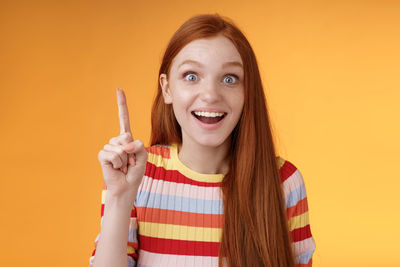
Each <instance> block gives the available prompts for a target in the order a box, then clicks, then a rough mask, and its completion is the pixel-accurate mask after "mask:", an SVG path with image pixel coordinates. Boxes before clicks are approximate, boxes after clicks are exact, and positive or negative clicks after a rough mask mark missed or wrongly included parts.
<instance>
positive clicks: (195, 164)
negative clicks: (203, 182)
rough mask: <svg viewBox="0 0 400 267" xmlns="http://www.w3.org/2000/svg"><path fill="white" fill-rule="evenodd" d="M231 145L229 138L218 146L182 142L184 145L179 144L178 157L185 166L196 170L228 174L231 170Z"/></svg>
mask: <svg viewBox="0 0 400 267" xmlns="http://www.w3.org/2000/svg"><path fill="white" fill-rule="evenodd" d="M229 147H230V139H229V138H228V139H227V140H226V141H225V142H224V143H223V144H221V145H220V146H217V147H212V146H203V145H200V144H198V143H195V142H182V145H178V157H179V160H180V161H181V162H182V163H183V164H184V165H185V166H187V167H188V168H190V169H192V170H194V171H196V172H199V173H204V174H226V173H227V172H228V170H229V157H228V156H229V155H228V153H229Z"/></svg>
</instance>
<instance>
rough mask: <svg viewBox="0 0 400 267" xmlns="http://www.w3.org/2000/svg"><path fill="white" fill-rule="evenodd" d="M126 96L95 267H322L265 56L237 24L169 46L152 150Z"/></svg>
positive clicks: (204, 28)
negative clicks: (136, 128) (135, 133)
mask: <svg viewBox="0 0 400 267" xmlns="http://www.w3.org/2000/svg"><path fill="white" fill-rule="evenodd" d="M117 99H118V105H119V118H120V128H121V134H120V135H119V136H117V137H114V138H111V140H110V142H109V144H106V145H105V146H104V149H103V150H101V151H100V152H99V161H100V163H101V166H102V170H103V176H104V181H105V183H104V189H103V197H102V212H101V216H102V218H101V232H100V234H99V235H98V236H97V238H96V241H95V250H94V251H93V253H92V257H91V258H90V265H91V266H95V267H100V266H113V267H116V266H149V267H150V266H230V267H234V266H251V267H254V266H271V267H275V266H282V267H288V266H311V264H312V254H313V252H314V250H315V242H314V239H313V237H312V235H311V230H310V225H309V217H308V206H307V198H306V191H305V187H304V181H303V178H302V175H301V173H300V172H299V170H297V169H296V167H295V166H294V165H293V164H291V163H290V162H289V161H287V160H284V159H283V158H281V157H279V156H276V155H275V147H274V144H273V138H272V133H271V129H270V122H269V117H268V112H267V107H266V100H265V95H264V91H263V86H262V83H261V78H260V74H259V71H258V66H257V62H256V57H255V55H254V52H253V50H252V48H251V46H250V44H249V43H248V41H247V39H246V38H245V36H244V35H243V34H242V33H241V31H240V30H239V29H238V28H237V27H236V26H235V25H234V24H233V23H232V22H230V21H229V20H228V19H224V18H221V17H220V16H219V15H200V16H196V17H193V18H191V19H189V20H188V21H186V22H185V23H184V24H183V25H182V26H181V27H180V28H179V29H178V30H177V32H176V33H175V34H174V36H173V37H172V39H171V40H170V43H169V45H168V47H167V49H166V51H165V54H164V57H163V60H162V64H161V67H160V71H159V85H158V93H157V96H156V98H155V101H154V103H153V110H152V133H151V142H150V143H151V144H150V147H148V148H145V147H144V146H143V143H142V142H141V141H139V140H136V141H133V138H132V133H131V131H130V125H129V116H128V109H127V104H126V98H125V94H124V93H123V91H122V90H118V91H117Z"/></svg>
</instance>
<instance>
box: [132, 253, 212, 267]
mask: <svg viewBox="0 0 400 267" xmlns="http://www.w3.org/2000/svg"><path fill="white" fill-rule="evenodd" d="M138 264H139V266H164V267H203V266H210V267H213V266H214V267H218V257H210V256H186V255H175V254H160V253H153V252H148V251H146V250H140V252H139V260H138Z"/></svg>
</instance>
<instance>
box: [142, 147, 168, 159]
mask: <svg viewBox="0 0 400 267" xmlns="http://www.w3.org/2000/svg"><path fill="white" fill-rule="evenodd" d="M146 151H147V153H151V154H154V155H158V156H161V157H163V158H168V159H169V158H170V154H169V148H168V147H164V146H157V145H155V146H151V147H148V148H146Z"/></svg>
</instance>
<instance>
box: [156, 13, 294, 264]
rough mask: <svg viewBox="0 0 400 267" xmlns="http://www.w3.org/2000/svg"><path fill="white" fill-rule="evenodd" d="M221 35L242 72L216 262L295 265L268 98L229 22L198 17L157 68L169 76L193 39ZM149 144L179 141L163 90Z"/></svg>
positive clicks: (177, 37) (246, 45) (177, 34)
mask: <svg viewBox="0 0 400 267" xmlns="http://www.w3.org/2000/svg"><path fill="white" fill-rule="evenodd" d="M218 34H219V35H222V36H225V37H226V38H228V39H229V40H231V41H232V43H233V44H234V45H235V47H236V49H237V50H238V52H239V54H240V56H241V58H242V61H243V68H244V107H243V112H242V116H241V118H240V120H239V122H238V124H237V125H236V127H235V129H234V130H233V132H232V142H231V148H230V158H231V161H230V169H229V172H228V173H227V174H226V175H225V177H224V179H223V181H222V192H223V207H224V225H223V230H222V238H221V246H220V253H219V259H220V260H219V264H220V266H222V259H223V258H226V261H227V264H228V266H231V267H235V266H252V267H257V266H260V267H261V266H270V267H278V266H282V267H291V266H294V258H293V252H292V248H291V240H290V235H289V230H288V225H287V217H286V208H285V203H284V197H283V192H282V188H281V182H280V174H279V169H278V165H277V159H276V155H275V146H274V143H273V137H272V132H271V127H270V120H269V116H268V111H267V106H266V99H265V95H264V90H263V86H262V82H261V77H260V73H259V70H258V64H257V60H256V57H255V55H254V52H253V49H252V48H251V46H250V44H249V42H248V41H247V39H246V37H245V36H244V35H243V33H242V32H241V31H240V30H239V29H238V27H237V26H235V24H234V23H233V22H232V21H230V19H228V18H225V17H221V16H220V15H218V14H215V15H209V14H207V15H199V16H195V17H192V18H190V19H189V20H187V21H186V22H185V23H184V24H183V25H182V26H181V27H180V28H179V29H178V30H177V31H176V32H175V34H174V35H173V36H172V38H171V40H170V42H169V44H168V46H167V48H166V51H165V53H164V57H163V59H162V63H161V66H160V70H159V76H160V75H161V74H162V73H165V74H167V77H169V70H170V67H171V64H172V60H173V59H174V57H175V56H176V55H177V54H178V53H179V51H180V50H181V49H182V48H183V47H184V46H185V45H187V44H188V43H190V42H191V41H193V40H196V39H201V38H207V37H213V36H215V35H218ZM151 126H152V131H151V140H150V145H156V144H164V145H170V144H172V143H174V142H175V143H178V144H181V143H182V134H181V128H180V126H179V124H178V122H177V120H176V119H175V115H174V112H173V109H172V105H167V104H165V103H164V100H163V96H162V90H161V86H160V84H159V83H158V92H157V95H156V97H155V100H154V103H153V108H152V114H151Z"/></svg>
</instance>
